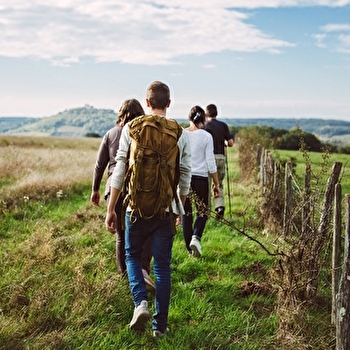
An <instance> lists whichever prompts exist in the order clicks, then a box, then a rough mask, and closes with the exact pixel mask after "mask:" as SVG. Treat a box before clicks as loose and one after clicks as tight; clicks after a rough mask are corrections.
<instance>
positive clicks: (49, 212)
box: [0, 146, 334, 350]
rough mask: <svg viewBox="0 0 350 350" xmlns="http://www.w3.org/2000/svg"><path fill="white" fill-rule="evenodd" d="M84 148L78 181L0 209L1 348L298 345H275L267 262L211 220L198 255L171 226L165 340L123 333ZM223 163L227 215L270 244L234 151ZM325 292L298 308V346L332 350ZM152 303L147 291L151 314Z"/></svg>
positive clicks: (120, 284) (127, 313)
mask: <svg viewBox="0 0 350 350" xmlns="http://www.w3.org/2000/svg"><path fill="white" fill-rule="evenodd" d="M60 147H63V146H60ZM92 151H93V152H92V153H91V160H90V164H91V166H90V167H89V168H86V173H87V174H88V175H87V179H85V180H84V181H81V180H79V181H81V182H80V184H79V186H70V188H69V189H64V188H63V191H64V194H65V195H64V196H63V197H60V198H59V197H56V196H55V194H51V196H47V195H45V196H44V195H43V196H42V197H40V196H39V197H36V199H35V200H31V199H29V201H27V202H25V201H24V200H23V199H22V198H18V200H17V201H16V203H17V204H16V206H11V207H9V208H7V207H6V205H2V206H1V208H0V209H1V216H0V275H1V279H0V349H4V350H5V349H6V350H10V349H11V350H19V349H28V350H29V349H30V350H35V349H38V350H39V349H40V350H42V349H62V350H63V349H84V350H85V349H86V350H87V349H147V350H149V349H164V350H172V349H174V350H175V349H176V350H181V349H189V350H192V349H193V350H194V349H196V350H197V349H203V350H209V349H237V350H242V349H243V350H262V349H264V350H269V349H271V350H272V349H298V346H297V345H293V346H292V347H290V345H288V343H286V342H284V341H283V339H282V340H280V339H277V333H278V315H277V314H276V302H277V293H276V288H275V286H274V285H272V284H271V282H272V281H273V278H272V277H271V274H272V272H273V269H272V268H273V264H274V263H275V260H274V258H273V257H272V256H269V255H268V254H267V253H266V252H265V251H263V250H262V249H261V247H260V246H259V245H258V244H256V243H255V242H253V241H251V240H250V239H249V238H247V237H245V236H244V235H241V234H239V233H238V232H237V231H236V230H235V229H233V228H232V225H227V224H225V223H219V222H217V221H215V220H214V219H213V218H210V220H209V221H208V223H207V226H206V229H205V234H204V236H203V239H202V248H203V256H202V257H201V258H200V259H195V258H192V257H189V256H188V254H187V251H186V249H185V244H184V240H183V237H182V232H181V230H180V229H179V232H178V234H177V235H176V237H175V241H174V249H173V263H172V271H173V273H172V281H173V287H172V298H171V305H170V314H169V327H170V334H168V335H167V336H166V337H164V338H163V339H160V340H155V339H153V338H152V336H151V332H150V325H149V329H148V331H147V332H145V333H137V332H136V333H135V332H132V331H130V330H129V328H128V323H129V322H130V319H131V317H132V312H133V303H132V299H131V294H130V291H129V288H128V283H127V280H126V279H123V278H121V276H120V275H119V274H118V272H117V268H116V263H115V237H114V236H113V235H111V234H110V233H108V232H107V231H106V230H105V228H104V215H105V207H104V206H103V204H102V205H101V206H100V207H94V206H92V205H91V204H90V203H89V197H90V187H91V184H90V181H89V178H90V175H91V173H92V167H93V162H94V156H95V150H94V149H93V150H92ZM229 159H230V161H229V171H230V172H229V180H230V188H231V191H230V192H231V197H230V200H231V211H232V212H231V213H228V215H227V218H228V219H230V220H232V223H233V224H234V225H236V226H238V227H239V228H242V227H244V228H245V229H246V230H247V232H249V233H250V234H252V235H254V237H256V238H258V239H259V240H261V241H262V242H264V243H266V244H267V245H270V242H269V238H268V237H265V236H264V235H263V234H262V233H261V232H262V228H261V227H260V226H259V225H258V224H254V219H255V221H258V220H257V219H258V215H259V214H258V213H257V211H256V206H255V204H256V198H257V192H256V191H255V188H254V187H251V186H249V184H247V183H241V182H240V181H239V176H240V170H239V168H238V166H237V164H238V162H237V154H236V151H235V149H231V150H230V154H229ZM67 169H68V168H67ZM60 171H64V170H62V169H60ZM66 171H68V170H66ZM19 193H21V192H19ZM226 200H227V207H228V198H226ZM327 287H329V286H326V288H325V290H326V292H325V293H326V294H325V295H324V296H322V302H320V303H319V304H317V305H312V306H311V307H310V308H308V309H307V311H306V314H305V317H304V319H303V322H302V325H301V326H302V330H303V334H302V335H301V338H302V341H301V345H300V349H304V348H305V347H303V346H306V345H305V344H308V345H309V346H310V348H314V349H319V350H323V349H327V350H328V349H332V348H334V343H333V340H334V330H333V327H332V326H331V325H330V309H329V300H330V296H329V294H327ZM325 301H326V302H325ZM153 302H154V299H153V297H152V296H151V295H150V308H151V310H153Z"/></svg>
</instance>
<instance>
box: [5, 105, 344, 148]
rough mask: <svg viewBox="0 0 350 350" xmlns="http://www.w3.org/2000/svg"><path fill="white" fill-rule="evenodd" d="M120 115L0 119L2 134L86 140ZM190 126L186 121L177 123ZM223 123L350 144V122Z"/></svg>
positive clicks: (83, 110)
mask: <svg viewBox="0 0 350 350" xmlns="http://www.w3.org/2000/svg"><path fill="white" fill-rule="evenodd" d="M116 116H117V113H116V112H115V111H113V110H111V109H97V108H94V107H92V106H89V105H85V106H84V107H80V108H74V109H68V110H65V111H63V112H60V113H58V114H56V115H53V116H49V117H44V118H26V117H16V118H11V117H0V134H12V135H30V136H62V137H84V136H85V135H86V134H88V133H94V134H98V135H100V136H102V135H104V133H105V132H106V131H107V130H108V129H109V128H111V127H112V126H113V125H114V123H115V120H116ZM177 120H178V121H179V122H180V123H187V119H186V118H182V119H177ZM220 120H222V121H224V122H226V123H227V124H228V125H230V126H235V127H243V126H250V125H260V126H262V125H265V126H270V127H273V128H274V129H284V130H290V129H291V128H294V127H296V126H299V127H300V128H301V129H303V130H304V131H306V132H309V133H312V134H314V135H316V136H317V137H318V138H319V139H320V140H321V141H323V142H330V143H334V144H348V143H349V142H350V122H347V121H343V120H332V119H315V118H312V119H311V118H304V119H303V118H299V119H297V118H295V119H293V118H291V119H287V118H249V119H246V118H225V117H222V118H220Z"/></svg>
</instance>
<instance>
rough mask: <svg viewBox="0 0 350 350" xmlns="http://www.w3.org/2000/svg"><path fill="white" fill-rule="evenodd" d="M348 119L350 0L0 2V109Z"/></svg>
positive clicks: (7, 112)
mask: <svg viewBox="0 0 350 350" xmlns="http://www.w3.org/2000/svg"><path fill="white" fill-rule="evenodd" d="M154 80H160V81H163V82H165V83H166V84H168V85H169V87H170V90H171V105H170V108H169V111H168V115H169V116H172V117H175V118H186V117H187V115H188V112H189V111H190V109H191V107H193V106H194V105H200V106H202V107H203V108H205V106H206V105H207V104H209V103H214V104H216V105H217V107H218V110H219V116H218V117H225V118H260V117H264V118H266V117H267V118H323V119H339V120H347V121H350V0H305V1H302V0H232V1H229V0H214V1H213V0H191V1H185V0H172V1H169V0H150V1H141V0H129V1H125V0H124V1H122V0H94V1H93V0H59V1H57V0H26V1H23V0H10V1H9V0H0V116H30V117H47V116H52V115H55V114H57V113H59V112H62V111H64V110H66V109H71V108H78V107H83V106H85V105H90V106H93V107H95V108H105V109H112V110H115V111H118V110H119V107H120V105H121V103H122V101H123V100H125V99H127V98H137V99H139V100H140V102H141V103H142V105H143V106H144V107H145V109H146V110H147V108H146V106H145V94H146V88H147V86H148V85H149V84H150V83H151V82H152V81H154Z"/></svg>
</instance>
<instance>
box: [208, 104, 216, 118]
mask: <svg viewBox="0 0 350 350" xmlns="http://www.w3.org/2000/svg"><path fill="white" fill-rule="evenodd" d="M207 114H208V116H209V117H212V118H215V117H216V116H217V115H218V110H217V108H216V106H215V105H213V104H210V105H208V106H207Z"/></svg>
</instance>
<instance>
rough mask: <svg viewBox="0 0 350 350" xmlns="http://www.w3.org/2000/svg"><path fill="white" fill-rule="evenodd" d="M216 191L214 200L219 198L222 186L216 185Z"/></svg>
mask: <svg viewBox="0 0 350 350" xmlns="http://www.w3.org/2000/svg"><path fill="white" fill-rule="evenodd" d="M213 190H214V198H217V197H219V196H220V185H215V184H214V187H213Z"/></svg>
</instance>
